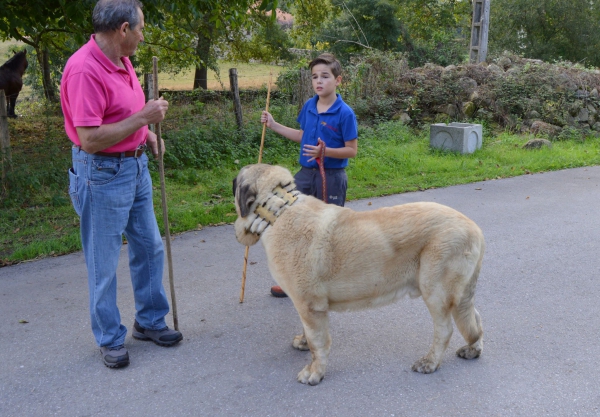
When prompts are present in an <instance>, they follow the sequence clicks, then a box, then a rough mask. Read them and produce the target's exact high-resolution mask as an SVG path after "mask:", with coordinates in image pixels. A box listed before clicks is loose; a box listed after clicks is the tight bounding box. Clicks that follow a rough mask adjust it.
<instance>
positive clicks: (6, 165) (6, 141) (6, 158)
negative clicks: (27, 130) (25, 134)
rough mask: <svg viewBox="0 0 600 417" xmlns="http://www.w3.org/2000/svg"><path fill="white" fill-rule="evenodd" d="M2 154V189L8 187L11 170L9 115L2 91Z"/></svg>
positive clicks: (0, 96) (0, 141)
mask: <svg viewBox="0 0 600 417" xmlns="http://www.w3.org/2000/svg"><path fill="white" fill-rule="evenodd" d="M0 152H2V187H3V188H5V187H6V184H5V182H6V174H7V173H8V171H9V170H10V168H11V164H12V156H11V154H10V136H9V135H8V114H7V111H6V94H5V93H4V90H0Z"/></svg>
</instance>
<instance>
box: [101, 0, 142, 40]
mask: <svg viewBox="0 0 600 417" xmlns="http://www.w3.org/2000/svg"><path fill="white" fill-rule="evenodd" d="M141 8H142V3H141V2H140V1H139V0H99V1H98V3H96V7H94V12H93V13H92V23H93V25H94V32H95V33H103V32H111V31H113V30H117V29H119V28H120V27H121V25H122V24H123V23H125V22H129V26H130V27H131V28H135V27H136V26H137V25H138V24H139V23H140V19H139V16H138V9H141Z"/></svg>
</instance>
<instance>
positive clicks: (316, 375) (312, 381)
mask: <svg viewBox="0 0 600 417" xmlns="http://www.w3.org/2000/svg"><path fill="white" fill-rule="evenodd" d="M324 376H325V374H324V373H323V372H312V371H311V365H306V366H305V367H304V369H302V370H301V371H300V373H299V374H298V382H302V383H303V384H308V385H318V384H319V382H321V380H323V377H324Z"/></svg>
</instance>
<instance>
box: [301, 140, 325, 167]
mask: <svg viewBox="0 0 600 417" xmlns="http://www.w3.org/2000/svg"><path fill="white" fill-rule="evenodd" d="M319 139H320V138H319ZM322 143H323V142H319V144H318V145H317V146H314V145H304V148H302V156H310V157H311V158H310V159H309V160H308V161H307V162H312V161H314V160H315V159H317V158H320V157H321V149H322V148H323V145H322Z"/></svg>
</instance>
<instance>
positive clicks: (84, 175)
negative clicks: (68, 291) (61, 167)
mask: <svg viewBox="0 0 600 417" xmlns="http://www.w3.org/2000/svg"><path fill="white" fill-rule="evenodd" d="M72 156H73V167H72V168H71V169H70V170H69V194H70V195H71V201H72V203H73V207H74V208H75V211H76V212H77V214H78V215H79V216H80V218H81V242H82V245H83V252H84V254H85V262H86V265H87V271H88V285H89V292H90V294H89V295H90V316H91V321H92V332H93V333H94V337H95V338H96V343H97V344H98V346H107V347H116V346H119V345H122V344H123V343H124V341H125V335H126V334H127V328H126V327H125V326H123V325H122V324H121V315H120V313H119V309H118V307H117V275H116V271H117V264H118V261H119V254H120V251H121V246H122V243H123V242H122V235H125V237H126V238H127V243H128V245H127V247H128V251H129V270H130V274H131V282H132V285H133V296H134V299H135V309H136V320H137V321H138V323H139V324H140V325H141V326H142V327H144V328H146V329H150V330H158V329H161V328H163V327H165V315H166V314H167V313H168V312H169V303H168V300H167V297H166V294H165V290H164V287H163V284H162V277H163V265H164V253H163V244H162V239H161V237H160V232H159V230H158V225H157V224H156V217H155V215H154V207H153V205H152V180H151V179H150V174H149V172H148V157H147V156H146V155H145V154H143V155H142V156H141V157H139V158H134V157H121V158H112V157H103V156H97V155H92V154H88V153H87V152H85V151H83V150H81V149H80V148H79V147H75V146H74V147H73V151H72Z"/></svg>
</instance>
